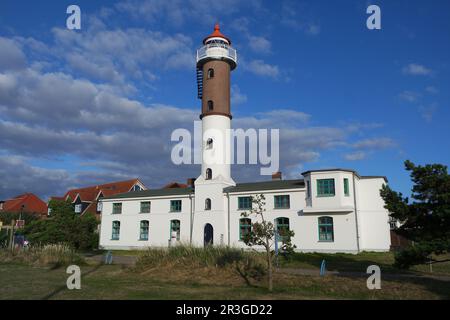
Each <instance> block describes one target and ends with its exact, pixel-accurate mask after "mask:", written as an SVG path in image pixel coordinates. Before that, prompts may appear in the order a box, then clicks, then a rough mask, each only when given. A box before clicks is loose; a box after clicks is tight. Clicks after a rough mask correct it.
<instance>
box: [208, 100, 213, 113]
mask: <svg viewBox="0 0 450 320" xmlns="http://www.w3.org/2000/svg"><path fill="white" fill-rule="evenodd" d="M213 110H214V102H213V101H212V100H208V111H213Z"/></svg>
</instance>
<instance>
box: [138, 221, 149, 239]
mask: <svg viewBox="0 0 450 320" xmlns="http://www.w3.org/2000/svg"><path fill="white" fill-rule="evenodd" d="M139 240H145V241H147V240H148V221H147V220H142V221H141V226H140V231H139Z"/></svg>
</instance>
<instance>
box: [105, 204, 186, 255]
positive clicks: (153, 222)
mask: <svg viewBox="0 0 450 320" xmlns="http://www.w3.org/2000/svg"><path fill="white" fill-rule="evenodd" d="M170 200H181V203H182V211H181V212H170ZM141 201H150V202H151V208H150V213H140V205H141ZM102 202H103V208H102V214H101V227H100V247H101V248H104V249H118V250H120V249H139V248H146V247H149V246H154V247H167V246H168V244H169V239H170V237H171V234H170V222H171V220H180V241H181V242H184V243H189V242H190V229H191V228H190V223H191V203H192V206H193V200H192V201H191V199H190V198H189V196H187V195H185V196H174V197H170V198H168V197H164V198H135V199H117V200H107V199H106V200H102ZM113 203H122V213H120V214H113V213H112V211H113V209H112V208H113ZM142 220H148V221H149V236H148V240H147V241H142V240H139V236H140V222H141V221H142ZM113 221H120V237H119V240H112V224H113Z"/></svg>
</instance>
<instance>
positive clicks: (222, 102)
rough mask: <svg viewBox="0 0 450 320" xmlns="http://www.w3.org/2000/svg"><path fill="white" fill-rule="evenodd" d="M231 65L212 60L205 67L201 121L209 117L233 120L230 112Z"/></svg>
mask: <svg viewBox="0 0 450 320" xmlns="http://www.w3.org/2000/svg"><path fill="white" fill-rule="evenodd" d="M230 73H231V70H230V65H229V64H228V63H227V62H225V61H220V60H211V61H208V62H206V63H205V64H204V65H203V97H202V114H201V115H200V119H202V118H203V117H206V116H208V115H224V116H227V117H229V118H230V119H231V118H232V116H231V111H230Z"/></svg>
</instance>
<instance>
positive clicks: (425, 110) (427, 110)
mask: <svg viewBox="0 0 450 320" xmlns="http://www.w3.org/2000/svg"><path fill="white" fill-rule="evenodd" d="M437 109H438V107H437V104H436V103H433V104H431V105H427V106H420V107H419V112H420V115H421V116H422V118H423V119H424V120H425V121H426V122H428V123H430V122H432V121H433V117H434V114H435V113H436V111H437Z"/></svg>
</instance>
